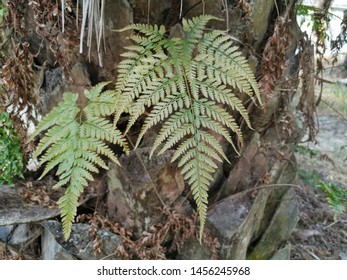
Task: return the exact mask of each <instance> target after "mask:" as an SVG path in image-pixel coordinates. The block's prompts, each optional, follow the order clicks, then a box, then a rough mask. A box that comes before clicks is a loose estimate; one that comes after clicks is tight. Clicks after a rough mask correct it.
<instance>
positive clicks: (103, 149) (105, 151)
mask: <svg viewBox="0 0 347 280" xmlns="http://www.w3.org/2000/svg"><path fill="white" fill-rule="evenodd" d="M107 84H108V83H100V84H98V85H96V86H95V87H93V88H91V89H90V90H86V91H85V93H84V94H85V96H86V98H87V99H88V101H87V104H86V106H85V107H84V108H83V109H81V108H79V106H78V104H77V99H78V95H77V94H74V93H67V94H65V95H64V100H63V102H61V103H60V104H59V105H58V106H57V107H56V108H54V109H53V110H52V111H51V112H50V113H49V114H48V115H47V116H45V117H44V119H43V120H42V122H41V123H40V124H39V125H38V128H37V130H36V131H35V133H34V135H33V136H32V137H35V136H36V135H38V134H39V133H41V132H44V131H46V133H45V135H44V136H43V138H42V139H41V141H40V142H39V145H38V147H37V149H36V151H35V156H37V157H40V161H39V163H40V164H41V165H42V164H45V168H44V171H43V173H42V175H41V178H42V177H43V176H45V175H46V174H47V173H48V172H49V171H51V170H53V169H55V168H57V169H56V175H57V176H58V177H59V182H58V183H57V184H56V185H55V186H54V188H57V187H62V186H65V185H67V189H66V190H65V194H64V196H63V197H61V198H60V199H59V201H58V205H59V208H60V209H61V217H62V223H63V231H64V237H65V239H68V238H69V236H70V232H71V226H72V223H73V221H74V217H75V215H76V211H77V206H78V199H79V197H80V194H81V193H82V192H83V189H84V188H85V187H86V186H87V185H88V182H89V181H91V180H93V175H92V174H93V173H98V172H99V169H98V168H99V167H102V168H104V169H107V164H106V163H105V161H104V160H103V159H102V158H101V157H100V156H101V155H103V156H105V157H107V158H109V159H110V160H112V161H114V162H115V163H118V164H119V162H118V160H117V158H116V156H115V154H114V153H113V151H112V150H111V149H110V148H109V146H108V145H109V143H112V144H117V145H119V146H121V147H122V148H123V150H124V151H125V152H127V151H128V145H127V142H126V140H125V138H124V137H123V136H122V133H121V132H120V131H119V130H117V129H115V128H114V127H113V124H112V123H111V122H110V121H109V120H108V119H107V118H106V117H107V116H109V115H110V114H111V112H113V111H114V94H113V93H112V92H110V91H105V92H104V93H105V94H104V93H103V92H102V89H103V87H104V86H105V85H107Z"/></svg>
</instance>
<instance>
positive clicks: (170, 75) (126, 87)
mask: <svg viewBox="0 0 347 280" xmlns="http://www.w3.org/2000/svg"><path fill="white" fill-rule="evenodd" d="M212 19H216V18H214V17H212V16H209V15H204V16H200V17H196V18H193V19H191V20H183V24H182V28H183V30H182V34H183V36H182V38H181V37H180V38H177V37H175V38H167V36H165V33H166V30H165V27H164V26H160V27H158V26H156V25H155V26H151V25H145V24H133V25H130V26H128V27H126V28H124V29H122V30H121V31H123V30H129V29H133V30H135V31H136V34H134V35H132V36H131V37H130V38H131V39H132V40H133V41H134V42H135V45H132V46H129V47H127V52H125V53H124V54H123V57H124V60H123V61H122V62H121V63H120V64H119V65H118V77H117V83H116V94H117V97H118V101H117V108H118V113H116V116H115V122H117V121H118V119H119V117H120V115H121V113H122V112H128V113H129V114H130V119H129V123H128V126H127V128H126V132H128V131H129V129H130V128H131V127H132V125H133V124H134V123H135V122H136V120H137V119H138V118H139V116H141V115H143V113H144V112H145V110H146V108H151V109H150V111H149V113H148V114H147V116H146V118H145V120H144V124H143V126H142V129H141V132H140V134H139V137H138V139H137V143H136V145H135V146H136V147H137V146H138V145H139V144H140V141H141V139H142V137H143V136H144V134H145V133H146V132H147V131H148V130H149V129H150V128H151V127H153V126H154V125H157V124H160V125H161V129H160V132H159V135H158V137H157V138H156V140H155V142H154V145H153V148H152V151H151V156H152V155H153V153H154V152H155V151H156V150H157V149H159V148H160V150H159V152H158V153H159V154H162V153H164V152H165V151H166V150H168V149H171V148H174V147H176V145H178V146H177V148H176V151H175V152H174V155H173V158H172V161H174V160H178V166H179V167H180V168H181V172H182V174H183V176H184V179H185V180H186V181H187V182H188V184H189V186H190V188H191V190H192V194H193V197H194V199H195V202H196V204H197V209H198V213H199V216H200V240H201V237H202V234H203V229H204V224H205V220H206V212H207V203H208V187H209V184H210V182H211V181H212V180H213V174H214V172H215V171H216V169H217V165H216V162H218V161H219V162H221V161H222V160H223V159H224V160H226V161H228V160H227V157H226V155H225V154H224V152H223V149H222V147H221V145H220V144H219V142H218V139H217V138H216V136H215V135H216V133H217V134H219V135H222V136H223V137H224V138H225V139H226V140H227V141H228V142H229V143H230V144H231V145H232V146H233V148H234V149H235V151H236V152H238V151H237V148H236V145H235V144H234V142H233V138H232V136H231V135H230V131H231V132H233V133H234V134H235V135H236V136H237V137H238V139H239V140H240V142H242V132H241V129H240V126H239V125H238V124H237V122H236V120H235V119H234V117H233V115H232V114H231V113H230V112H229V110H228V108H231V109H232V110H236V111H237V112H239V113H240V115H241V116H242V117H243V119H244V120H245V122H246V123H247V125H248V126H249V127H250V121H249V117H248V114H247V110H246V108H245V107H244V105H243V103H242V101H241V100H240V97H238V96H237V95H236V94H235V92H233V91H232V89H237V90H238V91H241V92H244V93H245V94H247V95H248V96H249V97H251V98H253V96H254V94H255V95H256V97H257V99H258V101H259V102H260V96H259V89H258V85H257V82H256V80H255V78H254V75H253V73H252V71H251V69H250V67H249V66H248V64H247V61H246V59H245V58H244V57H243V56H242V55H241V53H240V52H239V51H238V50H237V47H235V46H233V45H232V38H231V37H230V36H229V35H227V34H225V33H224V32H223V31H218V30H214V31H211V32H204V30H205V26H206V24H207V23H208V22H209V21H210V20H212Z"/></svg>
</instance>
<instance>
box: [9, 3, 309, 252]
mask: <svg viewBox="0 0 347 280" xmlns="http://www.w3.org/2000/svg"><path fill="white" fill-rule="evenodd" d="M9 2H18V3H19V4H20V7H21V8H22V9H23V11H24V19H25V20H24V21H23V23H22V24H23V27H24V33H23V34H20V33H18V32H19V31H18V32H17V31H16V30H14V31H13V32H17V33H16V36H15V37H16V40H23V41H28V42H29V43H30V49H31V52H32V54H33V55H34V54H37V53H39V55H37V56H36V57H35V59H34V61H35V64H36V65H38V66H40V67H36V68H34V69H35V75H36V78H37V87H38V88H37V92H38V95H39V100H40V104H41V105H38V106H39V107H40V108H39V111H40V112H42V113H43V114H45V113H47V111H48V110H49V109H51V108H52V107H53V106H54V105H55V104H57V102H58V100H61V97H62V94H63V92H64V91H70V90H71V91H75V92H76V91H77V92H80V93H81V92H82V91H83V89H84V88H86V87H89V86H90V85H92V84H95V83H97V82H100V81H105V80H111V81H114V80H115V78H116V73H115V67H116V64H117V61H119V54H120V53H121V52H123V49H122V47H123V46H125V45H126V44H127V43H126V36H127V34H125V33H116V32H113V31H112V30H113V29H117V28H122V27H124V26H126V25H128V24H130V23H132V22H143V23H147V22H148V23H151V24H154V23H156V24H164V25H166V27H167V28H170V27H172V26H173V25H175V24H176V23H177V22H179V20H180V11H181V7H180V3H181V1H174V0H173V1H161V0H152V1H147V0H133V1H127V0H118V1H114V0H106V7H107V9H106V13H105V22H106V24H105V35H106V36H105V37H106V51H105V53H104V58H103V61H104V67H103V68H100V67H99V65H98V59H97V56H96V55H95V54H93V52H92V55H91V59H90V60H89V59H88V57H87V56H86V55H85V54H82V55H81V54H78V52H77V49H78V48H77V47H76V48H74V49H73V50H70V51H71V52H72V54H73V55H71V56H70V57H69V61H66V60H60V61H61V62H64V63H65V65H62V64H60V63H59V60H58V59H56V58H57V56H54V52H53V51H52V45H51V42H49V41H48V40H47V38H43V37H40V36H39V35H37V33H35V32H34V31H33V30H37V22H35V20H34V18H33V11H32V8H33V6H27V4H26V3H23V2H21V1H18V0H16V1H14V0H13V1H9ZM42 2H43V4H42V5H44V3H49V2H52V3H53V2H56V1H48V0H47V1H42ZM58 2H59V1H58ZM149 3H150V7H149V6H148V5H149ZM225 3H227V6H225ZM277 5H278V6H277V7H275V5H274V1H272V0H270V1H269V0H262V1H236V0H234V1H198V0H186V1H183V7H182V13H181V14H182V15H183V16H185V17H188V18H189V17H192V16H196V15H200V14H202V13H203V12H205V13H207V14H212V15H214V16H217V17H219V18H223V19H225V21H224V22H217V23H211V25H210V26H209V27H210V28H218V29H229V32H230V33H231V34H232V35H233V36H234V37H235V44H238V45H239V46H240V48H241V49H242V51H243V52H244V54H245V55H246V56H247V57H248V59H249V62H250V63H251V65H252V66H253V69H254V72H255V74H256V76H257V77H258V78H259V79H260V78H262V77H264V76H265V77H268V78H267V79H265V80H263V86H264V85H265V86H268V84H266V83H273V84H272V85H271V86H272V87H273V88H274V90H273V91H272V92H271V94H269V95H268V96H267V97H266V98H265V97H264V98H263V99H264V100H266V103H265V105H264V108H261V109H260V108H256V107H255V106H253V105H249V107H248V110H249V113H250V116H251V119H252V126H253V129H254V130H248V131H247V130H246V127H245V126H244V130H245V135H246V137H245V144H244V146H243V148H242V153H241V156H240V157H237V156H236V155H235V154H233V152H231V149H230V147H228V146H226V145H225V147H224V148H225V149H226V150H229V153H228V157H229V158H231V164H224V166H221V169H220V170H221V174H219V175H218V176H217V177H216V183H215V184H214V186H213V188H211V192H210V197H209V201H210V207H209V211H208V221H207V228H206V231H207V232H210V233H211V234H212V236H215V237H217V238H218V240H219V243H220V247H219V246H216V245H215V244H216V243H213V242H212V241H211V240H213V238H211V237H206V240H207V241H208V242H207V243H205V245H204V246H206V244H208V246H207V247H199V246H203V245H200V244H199V243H198V242H197V244H196V248H197V249H196V251H197V252H202V253H201V254H202V255H198V256H197V255H196V254H194V252H192V251H194V250H192V247H191V242H184V241H185V240H189V239H188V238H191V236H188V235H187V236H181V239H182V240H181V242H178V241H177V240H176V239H177V238H176V237H174V236H175V234H178V231H175V228H174V227H173V226H172V227H169V229H170V230H168V231H167V232H166V235H165V236H164V237H162V236H161V237H162V241H163V242H162V244H169V243H170V242H171V243H172V242H176V241H177V242H178V243H177V244H180V246H178V247H179V250H178V251H179V254H177V253H176V254H174V253H172V254H171V255H170V254H169V253H167V252H166V256H167V257H169V258H170V257H176V258H182V259H185V258H190V257H191V258H197V259H198V258H208V257H212V256H214V257H216V256H217V257H218V258H223V259H246V258H250V259H271V258H273V257H274V258H277V257H276V256H277V254H276V252H277V251H278V250H279V249H281V248H282V247H285V248H287V247H286V246H285V245H286V241H287V240H288V238H289V236H290V234H291V232H292V230H293V228H294V227H295V224H296V221H297V219H298V206H297V201H296V198H295V192H294V190H293V187H291V186H292V185H293V184H295V180H296V161H295V158H294V156H293V151H294V148H295V145H296V144H297V143H298V142H299V141H300V140H301V138H302V137H303V135H304V133H305V130H304V129H305V128H307V120H309V121H310V122H311V123H310V124H309V126H310V128H311V129H312V127H313V126H314V123H312V121H313V118H312V114H313V113H314V111H313V109H312V108H311V109H310V108H309V107H308V106H309V105H310V104H311V101H312V98H313V94H312V91H310V90H307V91H305V90H306V89H310V88H311V86H312V79H310V77H307V76H306V78H305V77H304V79H305V80H304V83H306V84H305V85H306V86H305V87H304V91H303V92H300V91H297V87H298V84H299V75H298V73H299V70H300V67H302V65H300V61H312V60H311V59H310V57H306V59H305V60H303V59H301V53H303V51H304V50H305V46H308V47H309V44H307V43H306V42H305V38H303V37H302V36H301V33H300V31H299V28H298V26H297V24H296V18H295V7H294V6H295V1H294V0H289V1H277ZM45 9H46V10H47V12H51V11H50V10H49V8H48V6H47V7H44V10H45ZM54 20H56V21H57V20H58V19H57V18H56V17H53V19H52V22H51V23H50V22H47V23H46V26H47V24H52V23H54ZM70 28H71V30H72V29H73V28H75V27H74V26H71V27H70ZM57 32H58V33H57V35H56V37H55V38H54V40H56V42H57V43H58V44H59V43H61V44H62V45H63V40H64V39H63V38H66V37H64V36H65V35H64V34H60V33H59V31H57ZM73 32H74V31H71V32H70V33H71V34H72V33H73ZM276 32H277V33H276ZM278 34H281V35H283V36H281V37H279V36H277V35H278ZM54 40H53V41H54ZM300 41H301V45H300ZM65 43H66V42H65ZM42 45H43V46H45V47H42ZM10 48H11V43H10V42H9V43H8V49H10ZM297 49H300V50H301V51H300V52H296V50H297ZM306 50H307V49H306ZM54 51H56V52H59V51H62V50H61V49H59V50H56V49H54ZM307 53H308V51H305V55H307ZM277 55H278V56H280V57H281V60H280V61H282V62H281V63H282V65H274V64H276V63H278V60H275V58H274V57H275V56H277ZM311 55H312V54H311ZM5 59H6V57H5ZM66 59H67V58H66ZM264 65H265V66H266V67H265V66H264ZM272 66H273V67H272ZM264 67H265V68H264ZM306 67H309V65H306ZM263 69H267V70H266V71H267V72H266V73H264V70H263ZM271 71H273V72H271ZM267 75H268V76H267ZM40 79H41V80H40ZM42 79H43V80H42ZM264 83H265V84H264ZM297 100H300V103H299V104H297V103H298V102H297ZM130 138H131V136H130ZM150 143H151V142H150V141H149V140H148V141H146V139H145V141H144V142H143V144H142V146H141V149H140V152H137V154H135V153H131V154H130V155H129V156H122V157H121V163H122V164H123V166H122V168H118V167H115V166H111V168H110V170H109V171H108V173H107V179H106V180H104V185H103V187H102V188H101V189H103V192H104V196H103V199H104V202H103V203H104V205H103V206H102V205H100V204H99V205H97V206H95V207H96V209H97V210H99V211H104V213H103V214H104V215H105V216H107V217H108V218H109V219H110V220H111V221H112V222H115V223H119V224H121V225H123V226H124V227H125V228H126V230H129V231H132V232H133V233H134V235H133V238H137V239H140V238H141V235H142V234H143V233H144V232H145V234H149V232H150V233H151V234H152V235H151V236H154V234H155V233H158V232H161V231H160V230H158V223H160V224H161V225H163V224H165V223H166V221H167V219H168V216H167V213H166V212H165V211H167V210H170V211H176V212H177V213H180V214H182V215H185V216H186V217H190V215H192V213H193V210H194V207H195V206H194V203H192V198H191V197H190V194H189V192H188V191H187V190H186V189H185V188H184V183H183V181H182V178H181V175H179V172H178V170H177V168H176V166H175V165H173V164H171V163H169V162H168V161H167V160H166V158H165V156H164V157H163V158H155V159H153V160H152V161H149V160H148V158H147V157H146V152H145V151H146V149H147V148H149V147H150ZM146 145H147V146H146ZM139 157H140V158H142V160H141V161H142V162H141V161H139V159H138V158H139ZM163 208H164V209H165V211H163V210H162V209H163ZM173 224H174V223H173ZM153 226H154V227H155V228H156V230H157V231H155V229H154V228H153ZM151 227H152V228H151ZM182 227H184V225H182ZM192 234H193V235H194V231H193V232H192ZM209 236H210V235H209ZM128 237H129V236H128ZM158 238H159V237H158ZM175 238H176V239H175ZM172 240H174V241H172ZM175 240H176V241H175ZM209 241H210V242H209ZM45 246H47V244H46V243H45ZM129 246H130V245H129ZM198 247H199V249H198ZM123 249H124V248H123ZM176 249H177V248H176ZM206 250H211V251H213V254H212V253H211V254H208V253H206ZM50 254H51V255H52V254H53V255H54V253H50ZM125 255H126V254H124V256H125ZM279 255H280V254H278V256H279ZM287 255H288V254H287ZM127 256H129V255H127ZM161 256H162V255H161ZM278 258H283V254H281V257H278Z"/></svg>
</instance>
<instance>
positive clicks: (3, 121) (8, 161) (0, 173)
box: [0, 112, 23, 184]
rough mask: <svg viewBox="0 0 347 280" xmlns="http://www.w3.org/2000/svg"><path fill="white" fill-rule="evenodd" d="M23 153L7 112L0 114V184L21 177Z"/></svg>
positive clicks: (9, 182) (8, 182)
mask: <svg viewBox="0 0 347 280" xmlns="http://www.w3.org/2000/svg"><path fill="white" fill-rule="evenodd" d="M22 171H23V155H22V152H21V148H20V141H19V137H18V135H17V133H16V132H15V130H14V127H13V124H12V120H11V119H10V115H9V114H8V113H7V112H4V113H1V114H0V184H12V183H13V179H14V177H15V176H19V177H22V176H23V175H22Z"/></svg>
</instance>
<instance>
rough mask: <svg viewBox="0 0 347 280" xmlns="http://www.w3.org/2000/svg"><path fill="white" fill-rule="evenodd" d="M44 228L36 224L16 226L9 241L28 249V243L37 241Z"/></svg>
mask: <svg viewBox="0 0 347 280" xmlns="http://www.w3.org/2000/svg"><path fill="white" fill-rule="evenodd" d="M41 232H42V228H41V227H40V226H39V225H36V224H21V225H18V226H15V227H14V229H13V230H12V232H11V237H10V239H9V240H8V243H9V244H12V245H19V246H23V245H24V247H26V246H25V245H26V244H27V243H30V242H31V241H33V240H35V239H36V238H38V237H39V236H40V235H41Z"/></svg>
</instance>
